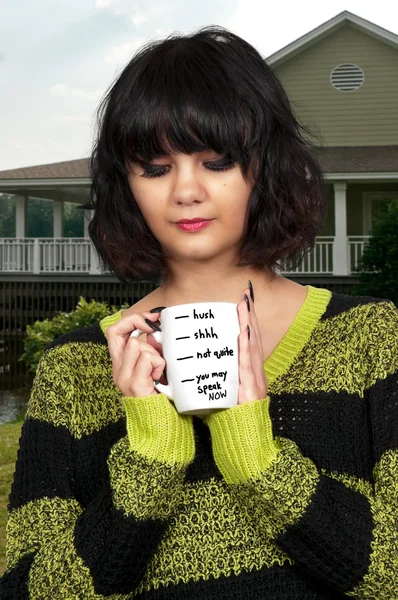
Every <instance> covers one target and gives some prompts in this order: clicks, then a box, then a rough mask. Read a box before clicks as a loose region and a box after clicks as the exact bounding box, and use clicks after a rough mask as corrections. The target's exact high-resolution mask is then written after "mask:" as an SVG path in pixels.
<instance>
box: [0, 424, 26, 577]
mask: <svg viewBox="0 0 398 600" xmlns="http://www.w3.org/2000/svg"><path fill="white" fill-rule="evenodd" d="M21 427H22V422H17V423H5V424H4V425H0V575H1V574H2V573H3V571H4V567H5V545H6V531H5V530H6V518H7V504H8V495H9V493H10V488H11V483H12V478H13V475H14V467H15V461H16V458H17V450H18V443H19V436H20V434H21Z"/></svg>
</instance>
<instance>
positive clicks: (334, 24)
mask: <svg viewBox="0 0 398 600" xmlns="http://www.w3.org/2000/svg"><path fill="white" fill-rule="evenodd" d="M346 23H350V24H351V25H353V26H354V27H356V28H357V29H359V30H360V31H362V32H365V33H367V34H369V35H371V36H373V37H375V38H376V39H378V40H380V41H382V42H385V43H386V44H389V45H390V46H393V47H394V48H398V35H395V33H392V32H391V31H388V30H387V29H384V28H383V27H379V26H378V25H375V23H371V22H370V21H367V20H366V19H362V18H361V17H358V16H357V15H354V14H353V13H351V12H349V11H348V10H344V11H343V12H341V13H339V14H338V15H336V16H335V17H333V18H332V19H329V21H326V22H325V23H322V25H319V26H318V27H316V28H315V29H313V30H312V31H310V32H309V33H306V34H305V35H302V36H301V37H299V38H298V39H297V40H295V41H294V42H292V43H291V44H288V45H287V46H285V47H284V48H282V49H281V50H278V51H277V52H274V54H271V55H270V56H268V58H266V59H265V60H266V62H267V64H269V65H270V66H272V67H274V68H275V67H276V66H279V65H280V64H281V63H282V62H285V61H286V60H288V59H289V58H292V57H293V56H294V55H295V54H298V53H299V52H301V51H302V50H304V48H307V47H308V46H311V45H312V44H315V43H316V42H318V41H319V40H320V39H321V38H323V37H325V36H327V35H329V34H330V33H332V31H333V30H336V29H339V28H340V27H342V26H343V25H345V24H346Z"/></svg>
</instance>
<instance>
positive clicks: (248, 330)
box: [247, 325, 250, 340]
mask: <svg viewBox="0 0 398 600" xmlns="http://www.w3.org/2000/svg"><path fill="white" fill-rule="evenodd" d="M247 337H248V338H249V340H250V327H249V325H247Z"/></svg>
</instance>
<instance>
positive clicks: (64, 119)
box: [48, 115, 90, 123]
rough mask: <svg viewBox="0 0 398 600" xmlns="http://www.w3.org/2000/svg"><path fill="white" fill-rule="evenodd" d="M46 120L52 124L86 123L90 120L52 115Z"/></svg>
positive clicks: (72, 116) (75, 116)
mask: <svg viewBox="0 0 398 600" xmlns="http://www.w3.org/2000/svg"><path fill="white" fill-rule="evenodd" d="M48 120H49V121H51V122H53V123H87V122H88V121H89V120H90V119H89V117H81V116H78V115H53V116H51V117H48Z"/></svg>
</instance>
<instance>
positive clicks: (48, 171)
mask: <svg viewBox="0 0 398 600" xmlns="http://www.w3.org/2000/svg"><path fill="white" fill-rule="evenodd" d="M88 161H89V159H88V158H80V159H78V160H66V161H63V162H56V163H50V164H46V165H36V166H34V167H21V168H20V169H8V170H7V171H0V180H2V179H79V178H84V179H87V178H88V177H89V170H88Z"/></svg>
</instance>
